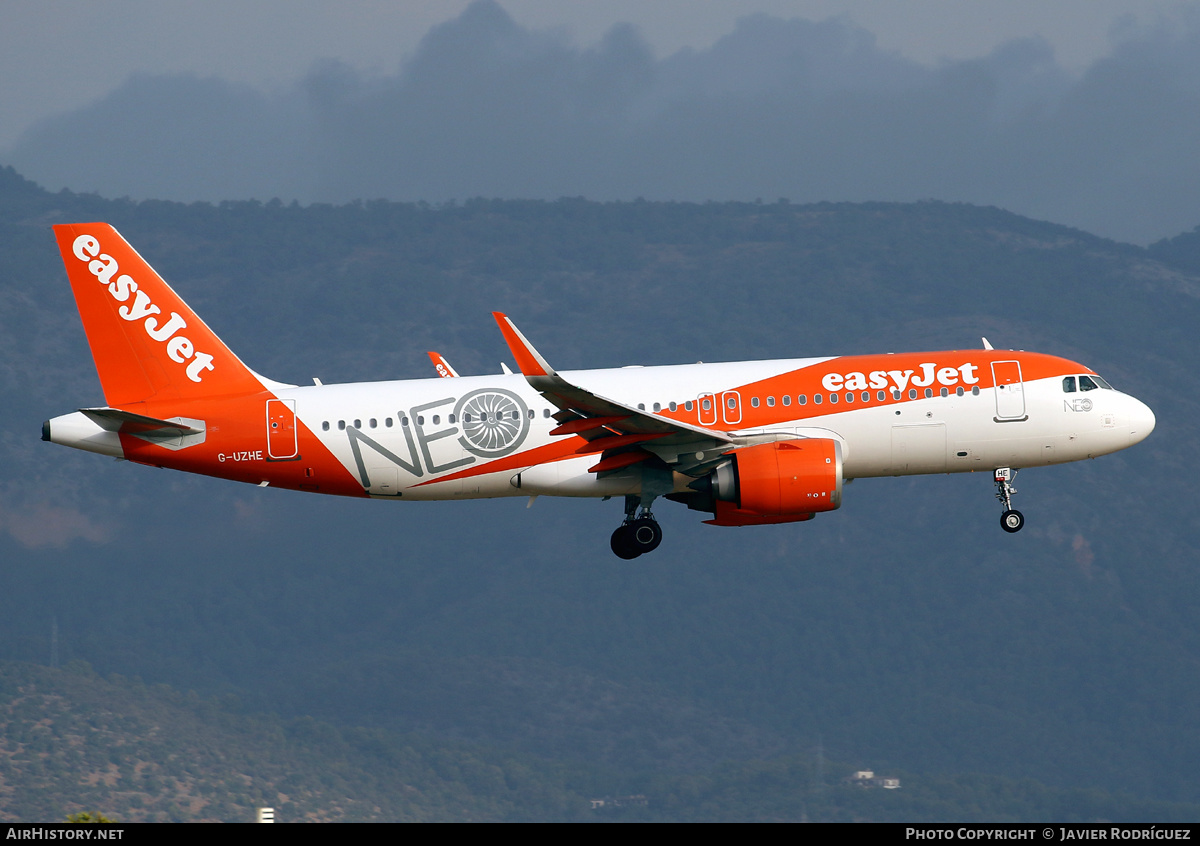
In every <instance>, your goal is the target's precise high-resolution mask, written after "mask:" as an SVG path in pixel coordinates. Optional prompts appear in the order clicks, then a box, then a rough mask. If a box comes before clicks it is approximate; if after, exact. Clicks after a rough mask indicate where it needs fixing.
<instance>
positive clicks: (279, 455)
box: [267, 399, 300, 461]
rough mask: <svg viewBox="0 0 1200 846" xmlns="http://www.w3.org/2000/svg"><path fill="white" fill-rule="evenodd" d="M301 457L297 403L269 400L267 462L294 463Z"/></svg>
mask: <svg viewBox="0 0 1200 846" xmlns="http://www.w3.org/2000/svg"><path fill="white" fill-rule="evenodd" d="M299 457H300V444H299V439H298V438H297V435H296V401H295V400H281V399H269V400H267V460H268V461H294V460H295V459H298V458H299Z"/></svg>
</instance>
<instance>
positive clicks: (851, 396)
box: [846, 393, 854, 402]
mask: <svg viewBox="0 0 1200 846" xmlns="http://www.w3.org/2000/svg"><path fill="white" fill-rule="evenodd" d="M846 402H854V394H849V393H848V394H846Z"/></svg>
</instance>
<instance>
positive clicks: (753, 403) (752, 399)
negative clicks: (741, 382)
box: [730, 397, 758, 408]
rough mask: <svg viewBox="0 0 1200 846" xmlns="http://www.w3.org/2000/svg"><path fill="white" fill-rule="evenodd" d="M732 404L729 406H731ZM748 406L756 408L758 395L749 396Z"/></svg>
mask: <svg viewBox="0 0 1200 846" xmlns="http://www.w3.org/2000/svg"><path fill="white" fill-rule="evenodd" d="M732 407H733V406H730V408H732ZM750 407H751V408H758V397H750Z"/></svg>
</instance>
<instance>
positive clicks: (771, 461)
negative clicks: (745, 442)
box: [706, 438, 842, 526]
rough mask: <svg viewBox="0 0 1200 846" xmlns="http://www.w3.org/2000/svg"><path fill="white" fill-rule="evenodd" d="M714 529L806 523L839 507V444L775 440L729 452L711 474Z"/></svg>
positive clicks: (826, 439) (840, 481)
mask: <svg viewBox="0 0 1200 846" xmlns="http://www.w3.org/2000/svg"><path fill="white" fill-rule="evenodd" d="M712 492H713V498H714V500H715V505H716V511H715V513H716V518H715V519H713V520H708V521H706V522H708V523H711V524H713V525H716V526H754V525H761V524H764V523H793V522H797V521H800V520H811V519H812V517H813V515H814V514H816V513H817V512H819V511H833V510H834V509H835V508H838V507H839V506H841V504H842V445H841V444H840V443H839V442H838V441H836V440H833V439H832V438H802V439H798V440H789V441H774V442H772V443H767V444H757V445H755V446H751V447H743V448H741V449H738V450H734V451H733V453H731V454H730V460H729V461H728V462H726V463H724V464H721V465H720V466H718V467H717V469H716V470H714V471H713V475H712Z"/></svg>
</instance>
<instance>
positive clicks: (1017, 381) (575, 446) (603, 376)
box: [42, 223, 1155, 560]
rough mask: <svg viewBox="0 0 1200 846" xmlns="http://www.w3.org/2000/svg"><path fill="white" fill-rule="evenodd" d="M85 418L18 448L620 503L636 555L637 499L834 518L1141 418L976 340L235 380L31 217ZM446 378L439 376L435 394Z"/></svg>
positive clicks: (400, 488)
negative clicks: (364, 378) (874, 498)
mask: <svg viewBox="0 0 1200 846" xmlns="http://www.w3.org/2000/svg"><path fill="white" fill-rule="evenodd" d="M54 231H55V236H56V238H57V240H58V244H59V249H60V250H61V252H62V257H63V262H64V264H65V265H66V269H67V276H68V277H69V279H70V283H71V287H72V289H73V293H74V295H75V301H76V304H77V305H78V308H79V313H80V317H81V318H82V321H83V327H84V331H85V333H86V335H87V339H88V343H89V345H90V347H91V352H92V357H93V359H94V361H95V364H96V370H97V372H98V374H99V377H100V384H101V387H102V389H103V392H104V399H105V402H106V403H107V405H105V406H103V407H96V408H81V409H79V410H78V411H75V412H72V413H69V414H65V415H62V416H59V417H55V418H53V419H51V420H48V421H46V422H45V423H44V424H43V425H42V439H43V440H46V441H51V442H53V443H57V444H62V445H65V446H70V447H74V448H77V449H82V450H87V451H90V452H95V453H99V454H101V455H109V456H114V457H116V458H121V459H126V460H129V461H133V462H135V463H138V464H147V465H151V466H156V467H169V468H172V469H176V470H181V471H185V472H191V473H200V474H203V475H207V476H215V477H218V478H222V479H231V480H234V481H239V482H246V483H249V484H254V485H259V486H261V487H268V486H270V487H279V488H288V489H291V490H299V491H310V492H314V493H323V494H335V495H342V496H354V497H371V498H377V499H394V500H455V499H474V498H485V497H503V496H527V497H530V503H531V504H532V502H533V498H535V497H537V496H571V497H599V498H602V499H609V498H611V497H623V501H624V519H623V521H622V523H621V524H620V526H618V527H617V529H616V530H615V531H614V532H613V533H612V537H611V539H610V547H611V549H612V551H613V552H614V553H615V554H616V555H617V556H618V557H620V558H622V559H626V560H629V559H633V558H636V557H638V556H639V555H642V554H644V553H648V552H651V551H653V550H654V549H656V548H657V547H658V545H659V544H660V543H661V541H662V529H661V528H660V526H659V523H658V521H657V520H656V519H655V517H654V514H653V513H652V511H651V506H652V504H653V503H654V502H655V500H657V499H658V498H660V497H661V498H663V499H667V500H671V501H674V502H679V503H682V504H684V505H686V506H687V507H688V508H690V509H693V510H696V511H700V512H703V513H705V514H707V515H709V519H708V520H706V521H705V522H706V523H709V524H711V525H716V526H755V525H765V524H779V523H792V522H799V521H804V520H810V519H812V518H813V517H814V516H815V515H816V514H819V513H822V512H826V511H833V510H836V509H837V508H838V507H839V506H840V505H841V503H842V489H843V484H844V483H845V482H848V481H851V480H853V479H860V478H867V477H872V476H906V475H914V474H932V473H960V472H973V471H987V472H990V473H991V474H992V477H993V482H994V484H995V487H996V498H997V499H998V500H999V501H1000V502H1001V504H1002V506H1003V513H1002V514H1001V527H1002V528H1003V529H1004V531H1006V532H1010V533H1012V532H1017V531H1019V530H1020V529H1021V528H1022V526H1023V525H1024V523H1025V518H1024V516H1023V515H1022V514H1021V512H1020V511H1017V510H1016V509H1014V508H1013V507H1012V497H1013V495H1014V494H1015V493H1016V490H1015V488H1014V487H1013V480H1014V478H1015V475H1016V472H1017V469H1018V468H1028V467H1040V466H1046V465H1052V464H1061V463H1065V462H1069V461H1079V460H1082V459H1086V458H1094V457H1096V456H1098V455H1104V454H1106V453H1111V452H1116V451H1117V450H1121V449H1125V448H1126V447H1129V446H1132V445H1134V444H1136V443H1138V442H1140V441H1142V440H1143V439H1145V438H1146V437H1147V436H1148V435H1149V434H1150V433H1151V431H1153V429H1154V424H1155V419H1154V413H1153V412H1152V411H1151V410H1150V409H1149V408H1148V407H1147V406H1146V405H1145V404H1144V403H1142V402H1141V401H1139V400H1137V399H1135V398H1134V397H1132V396H1130V395H1128V394H1125V393H1122V392H1120V391H1118V390H1115V389H1114V388H1112V386H1110V385H1109V384H1108V382H1106V381H1105V380H1104V379H1103V378H1101V377H1100V376H1099V375H1098V374H1097V373H1096V372H1095V371H1093V370H1091V369H1090V368H1088V367H1085V366H1084V365H1082V364H1078V363H1076V362H1073V361H1069V360H1067V359H1064V358H1059V357H1057V356H1052V355H1045V354H1041V353H1033V352H1024V351H1012V350H996V349H993V348H992V346H991V344H989V343H988V342H987V340H986V339H984V342H983V349H971V350H949V351H940V352H918V353H886V354H877V355H852V356H828V357H820V358H799V359H784V360H771V361H742V362H726V363H709V364H705V363H696V364H684V365H672V366H656V367H640V366H631V367H623V368H617V369H604V370H579V371H570V372H559V371H557V370H555V369H554V368H553V367H552V366H551V365H550V364H549V362H548V361H547V360H546V358H545V357H543V356H542V354H541V353H540V352H538V350H537V349H535V348H534V346H533V344H531V343H530V342H529V340H528V338H526V337H525V335H524V334H522V332H521V331H520V330H519V329H518V328H517V326H516V324H515V323H514V322H513V321H512V320H511V319H510V318H509V317H508V316H506V315H504V314H502V313H500V312H494V313H493V316H494V318H495V320H496V322H497V325H498V326H499V328H500V332H501V334H502V335H503V336H504V340H505V341H506V343H507V345H508V348H509V350H510V351H511V353H512V355H513V357H514V358H515V359H516V363H517V365H518V368H519V370H520V373H513V372H512V371H510V370H509V369H508V367H507V366H506V365H502V367H503V370H504V373H503V374H500V375H494V376H462V375H459V374H458V373H457V372H456V371H455V370H454V369H453V368H451V367H450V366H449V364H448V362H446V361H445V359H444V358H442V356H441V355H440V354H438V353H430V358H431V360H432V361H433V363H434V366H435V369H436V370H437V373H438V378H429V379H415V380H404V381H391V382H363V383H351V384H330V385H326V384H322V383H321V382H320V380H319V379H314V380H313V384H312V385H305V386H297V385H290V384H284V383H281V382H275V381H273V380H271V379H268V378H266V377H264V376H260V375H259V374H258V373H256V372H254V371H253V370H251V369H250V368H249V367H247V366H246V365H245V364H243V363H242V362H241V360H240V359H238V357H237V356H236V355H234V353H233V352H232V351H231V350H230V349H229V348H228V347H226V346H225V344H224V343H222V342H221V340H220V339H219V338H218V337H217V336H216V334H215V333H214V332H213V331H212V330H211V329H210V328H209V327H208V326H207V325H206V324H205V323H204V322H203V321H202V320H201V319H200V318H199V317H198V316H197V315H196V314H195V312H193V311H192V310H191V309H190V308H189V307H188V306H187V305H186V304H185V303H184V301H183V300H182V299H181V298H180V297H179V295H178V294H176V293H175V292H174V291H173V290H172V289H171V288H170V286H168V285H167V283H166V282H165V281H164V280H163V279H162V277H160V276H159V275H158V274H157V273H155V271H154V270H153V269H152V268H151V267H150V265H149V264H147V263H146V261H145V260H144V259H142V257H141V256H140V255H138V253H137V252H136V251H135V250H134V249H133V248H132V247H131V246H130V245H129V244H128V243H126V241H125V240H124V239H123V238H122V237H121V235H120V234H118V232H117V231H116V230H115V229H114V228H113V227H111V226H109V225H107V224H105V223H79V224H63V225H56V226H55V227H54ZM447 377H449V379H448V380H447Z"/></svg>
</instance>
